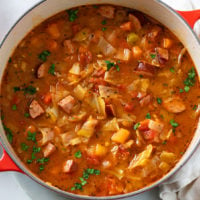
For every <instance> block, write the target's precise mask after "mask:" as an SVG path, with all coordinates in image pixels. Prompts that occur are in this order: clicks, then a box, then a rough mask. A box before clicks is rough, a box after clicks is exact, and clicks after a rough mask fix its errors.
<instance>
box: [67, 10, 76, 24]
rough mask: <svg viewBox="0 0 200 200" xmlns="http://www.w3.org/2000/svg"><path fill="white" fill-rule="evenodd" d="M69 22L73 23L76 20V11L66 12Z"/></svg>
mask: <svg viewBox="0 0 200 200" xmlns="http://www.w3.org/2000/svg"><path fill="white" fill-rule="evenodd" d="M67 13H68V15H69V21H70V22H74V21H75V20H76V19H77V17H78V16H77V14H78V10H67Z"/></svg>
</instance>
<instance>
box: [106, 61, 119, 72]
mask: <svg viewBox="0 0 200 200" xmlns="http://www.w3.org/2000/svg"><path fill="white" fill-rule="evenodd" d="M105 63H106V64H107V71H109V70H110V69H111V68H112V67H115V68H116V70H117V71H118V72H119V71H120V68H119V65H117V64H115V63H113V62H110V61H109V60H105Z"/></svg>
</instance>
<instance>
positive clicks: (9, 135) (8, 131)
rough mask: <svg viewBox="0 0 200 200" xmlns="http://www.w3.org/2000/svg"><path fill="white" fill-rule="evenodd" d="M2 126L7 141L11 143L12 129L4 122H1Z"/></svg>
mask: <svg viewBox="0 0 200 200" xmlns="http://www.w3.org/2000/svg"><path fill="white" fill-rule="evenodd" d="M3 128H4V130H5V132H6V136H7V138H8V141H9V142H10V143H12V141H13V133H12V131H11V130H10V129H9V128H8V127H6V125H5V124H3Z"/></svg>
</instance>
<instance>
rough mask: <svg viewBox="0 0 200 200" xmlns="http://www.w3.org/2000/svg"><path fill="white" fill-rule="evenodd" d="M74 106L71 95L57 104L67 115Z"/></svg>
mask: <svg viewBox="0 0 200 200" xmlns="http://www.w3.org/2000/svg"><path fill="white" fill-rule="evenodd" d="M74 104H75V99H74V97H72V96H71V95H69V96H67V97H65V98H64V99H62V100H61V101H59V102H58V105H59V106H60V107H61V108H62V109H63V110H64V111H65V112H66V113H68V114H69V113H70V112H71V110H72V108H73V106H74Z"/></svg>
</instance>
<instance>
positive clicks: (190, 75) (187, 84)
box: [184, 67, 196, 92]
mask: <svg viewBox="0 0 200 200" xmlns="http://www.w3.org/2000/svg"><path fill="white" fill-rule="evenodd" d="M195 76H196V72H195V69H194V67H192V68H191V69H190V70H189V71H188V77H187V78H186V79H185V80H184V85H185V87H184V90H185V92H189V90H190V87H191V86H194V84H195V82H196V80H195Z"/></svg>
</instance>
